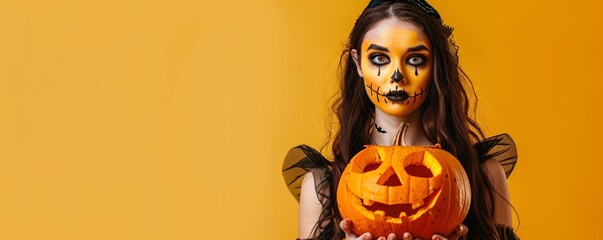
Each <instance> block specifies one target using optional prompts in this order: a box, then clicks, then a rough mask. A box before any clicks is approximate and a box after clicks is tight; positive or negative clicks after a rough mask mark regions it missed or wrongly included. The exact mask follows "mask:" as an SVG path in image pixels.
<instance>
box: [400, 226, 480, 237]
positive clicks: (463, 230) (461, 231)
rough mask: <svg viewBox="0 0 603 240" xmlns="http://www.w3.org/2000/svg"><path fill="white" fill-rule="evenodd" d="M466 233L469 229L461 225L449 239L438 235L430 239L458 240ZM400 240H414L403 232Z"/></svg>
mask: <svg viewBox="0 0 603 240" xmlns="http://www.w3.org/2000/svg"><path fill="white" fill-rule="evenodd" d="M467 232H469V229H467V227H466V226H465V225H463V224H461V225H460V226H459V227H457V228H456V230H454V232H453V233H452V235H450V237H449V238H445V237H443V236H442V235H439V234H434V235H433V236H432V237H431V239H432V240H458V239H459V238H460V237H462V236H465V235H467ZM402 239H403V240H416V239H415V238H413V237H412V235H411V234H410V233H408V232H405V233H404V235H402ZM417 239H419V238H417ZM388 240H389V239H388Z"/></svg>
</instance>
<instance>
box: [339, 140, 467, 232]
mask: <svg viewBox="0 0 603 240" xmlns="http://www.w3.org/2000/svg"><path fill="white" fill-rule="evenodd" d="M337 200H338V206H339V210H340V213H341V215H342V217H343V218H350V219H351V220H352V223H353V226H352V229H353V231H354V232H355V233H356V234H362V233H365V232H371V234H372V235H373V236H375V237H378V236H387V235H388V234H389V233H392V232H393V233H396V234H397V235H398V236H402V234H403V233H404V232H410V233H411V234H413V236H414V237H419V238H422V239H431V236H432V235H433V234H435V233H437V234H442V235H444V236H449V235H450V233H452V231H454V229H455V228H456V227H458V225H459V224H461V223H462V221H463V220H464V218H465V217H466V215H467V212H468V211H469V204H470V202H471V191H470V188H469V181H468V178H467V175H466V174H465V171H464V170H463V167H462V166H461V164H460V163H459V162H458V160H457V159H456V158H455V157H454V156H452V155H451V154H450V153H448V152H446V151H444V150H442V149H440V148H439V145H436V146H434V147H416V146H411V147H406V146H387V147H382V146H373V145H370V146H367V147H366V148H365V149H364V150H362V151H360V152H359V153H358V154H357V155H356V156H354V158H353V159H352V160H351V161H350V163H349V164H348V167H347V168H346V169H345V171H344V173H343V175H342V177H341V180H340V182H339V187H338V191H337Z"/></svg>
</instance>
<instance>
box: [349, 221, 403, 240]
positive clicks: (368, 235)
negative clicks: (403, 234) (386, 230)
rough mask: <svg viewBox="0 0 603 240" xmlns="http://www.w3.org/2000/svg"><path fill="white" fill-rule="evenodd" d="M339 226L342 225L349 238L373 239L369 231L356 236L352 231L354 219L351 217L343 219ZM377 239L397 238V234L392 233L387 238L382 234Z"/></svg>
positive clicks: (350, 239)
mask: <svg viewBox="0 0 603 240" xmlns="http://www.w3.org/2000/svg"><path fill="white" fill-rule="evenodd" d="M339 227H341V229H342V230H343V231H344V232H345V238H346V239H347V240H372V239H373V236H372V235H371V233H369V232H367V233H364V234H362V235H360V236H356V234H354V232H352V220H350V219H349V218H346V219H343V221H341V222H340V223H339ZM377 240H396V234H395V233H390V234H389V236H387V238H385V237H384V236H381V237H379V238H377Z"/></svg>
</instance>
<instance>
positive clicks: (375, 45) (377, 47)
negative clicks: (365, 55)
mask: <svg viewBox="0 0 603 240" xmlns="http://www.w3.org/2000/svg"><path fill="white" fill-rule="evenodd" d="M371 49H375V50H380V51H384V52H389V49H387V48H386V47H382V46H379V45H377V44H371V45H370V46H369V47H368V48H367V49H366V50H367V51H368V50H371Z"/></svg>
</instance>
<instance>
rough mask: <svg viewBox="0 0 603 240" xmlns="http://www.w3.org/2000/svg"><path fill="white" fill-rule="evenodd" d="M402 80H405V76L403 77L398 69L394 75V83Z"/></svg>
mask: <svg viewBox="0 0 603 240" xmlns="http://www.w3.org/2000/svg"><path fill="white" fill-rule="evenodd" d="M402 80H404V75H402V73H401V72H400V69H398V68H396V71H395V72H394V74H393V75H392V81H394V82H396V83H397V82H399V81H402Z"/></svg>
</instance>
